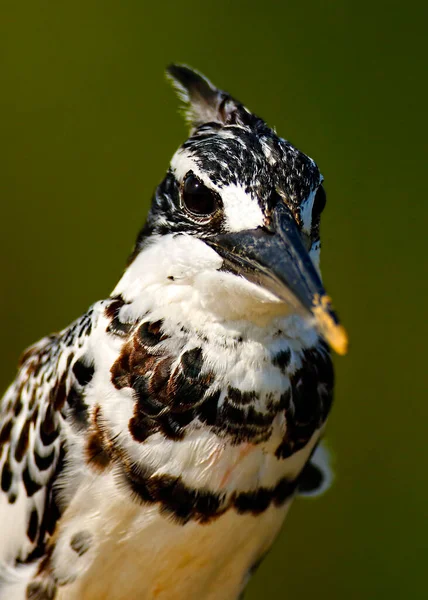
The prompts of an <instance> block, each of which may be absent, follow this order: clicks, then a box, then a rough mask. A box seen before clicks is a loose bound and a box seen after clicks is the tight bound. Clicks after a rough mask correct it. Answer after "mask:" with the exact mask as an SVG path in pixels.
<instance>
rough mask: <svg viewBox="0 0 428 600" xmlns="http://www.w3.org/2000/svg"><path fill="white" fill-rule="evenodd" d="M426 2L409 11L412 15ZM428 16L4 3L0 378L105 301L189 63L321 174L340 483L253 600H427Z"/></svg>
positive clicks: (289, 529) (162, 153) (333, 438)
mask: <svg viewBox="0 0 428 600" xmlns="http://www.w3.org/2000/svg"><path fill="white" fill-rule="evenodd" d="M422 6H423V3H422V2H421V3H420V7H422ZM427 16H428V15H427V13H426V10H425V14H423V12H422V8H419V5H418V4H417V3H412V2H394V1H391V2H383V1H378V2H373V1H372V2H367V1H365V0H360V1H356V2H352V1H348V2H340V1H324V2H316V1H308V0H307V1H305V2H303V1H299V2H297V1H289V2H284V1H283V2H276V1H274V0H265V1H264V2H256V1H255V0H254V1H249V2H246V3H244V2H242V3H238V2H235V3H234V2H230V1H229V2H227V1H224V0H217V1H216V2H213V3H208V2H196V1H192V2H187V3H186V2H175V3H173V2H170V3H168V2H157V3H146V2H144V0H121V1H119V2H118V1H113V0H103V1H101V0H89V1H85V2H83V1H81V0H74V1H73V2H56V3H54V2H46V1H39V0H22V1H21V2H16V1H15V2H12V1H4V2H3V3H2V7H1V13H0V29H1V30H0V61H1V63H0V82H1V85H0V87H1V91H0V128H1V135H0V202H1V213H0V214H1V239H0V267H1V279H0V282H1V283H0V285H1V290H0V310H1V344H0V354H1V356H0V359H1V362H0V384H1V386H2V387H3V388H4V387H5V386H6V385H7V383H8V382H9V381H10V380H11V379H12V377H13V376H14V371H15V365H16V361H17V359H18V355H19V353H20V351H21V350H22V349H23V348H24V347H26V346H27V345H28V344H30V343H31V342H33V341H35V340H36V339H37V338H39V337H41V336H43V335H45V334H46V333H48V332H50V331H52V330H56V329H59V328H62V327H63V326H65V325H67V324H68V323H69V322H70V321H71V320H72V319H74V318H75V317H77V316H78V315H80V314H81V313H82V312H83V311H85V310H86V308H87V307H88V306H89V305H90V304H91V303H92V302H93V301H95V300H97V299H99V298H102V297H105V296H106V295H107V294H108V293H109V292H110V290H111V289H112V288H113V286H114V284H115V283H116V281H117V279H118V277H119V276H120V274H121V271H122V268H123V265H124V262H125V259H126V257H127V254H128V252H129V251H130V249H131V246H132V243H133V240H134V238H135V236H136V234H137V231H138V229H139V227H140V226H141V225H142V223H143V221H144V218H145V214H146V212H147V208H148V205H149V200H150V197H151V194H152V191H153V189H154V188H155V186H156V184H157V183H158V181H159V180H160V179H161V177H162V175H163V173H164V171H165V169H166V168H167V165H168V161H169V159H170V156H171V155H172V153H173V151H174V150H175V149H176V147H177V146H178V145H179V144H180V143H181V141H182V140H183V139H184V137H185V135H186V133H187V132H186V130H185V127H184V124H183V122H182V121H181V119H180V117H179V116H178V114H177V101H176V98H175V97H174V94H173V92H172V91H171V89H170V88H169V86H168V85H167V84H166V83H165V81H164V75H163V71H164V68H165V66H166V65H167V64H168V63H169V62H171V61H181V62H186V63H188V64H190V65H192V66H194V67H196V68H198V69H200V70H201V71H203V72H204V73H206V74H207V75H208V76H209V77H210V78H211V79H212V80H214V82H216V83H217V84H218V85H219V86H221V87H223V88H225V89H227V90H229V91H230V92H232V93H233V94H235V95H236V96H237V97H238V98H239V99H241V100H242V101H243V102H245V103H246V104H247V105H248V106H249V107H250V108H252V109H253V110H254V111H255V112H257V113H258V114H260V115H262V116H263V117H264V118H265V119H266V120H267V121H268V122H269V123H270V124H271V125H273V126H275V127H276V128H277V130H278V132H279V133H280V134H281V135H283V136H284V137H287V138H288V139H290V140H291V141H292V142H294V143H295V144H296V145H297V146H298V147H299V148H301V149H302V150H304V151H305V152H307V153H308V154H309V155H310V156H312V157H313V158H314V159H315V160H316V161H317V162H318V164H319V165H320V168H321V170H322V172H323V174H324V176H325V180H326V188H327V191H328V205H327V210H326V212H325V215H324V219H323V226H322V238H323V255H322V266H323V273H324V278H325V280H326V283H327V288H328V290H329V292H330V293H331V295H332V296H333V299H334V301H335V304H336V306H337V308H338V310H339V313H340V315H341V317H342V320H343V322H344V323H345V324H346V326H347V328H348V329H349V333H350V337H351V343H352V346H351V350H350V352H349V355H348V356H347V357H345V358H340V359H337V360H336V365H337V379H338V384H337V393H336V404H335V407H334V410H333V414H332V417H331V420H330V424H329V430H328V435H329V441H330V445H331V447H332V448H333V449H334V453H335V462H336V471H337V481H336V484H335V486H334V488H333V489H332V490H331V491H330V492H329V493H328V494H327V495H325V496H324V497H323V498H321V499H318V500H299V501H298V502H296V503H295V504H294V506H293V509H292V511H291V514H290V516H289V518H288V520H287V521H286V524H285V527H284V530H283V532H282V534H281V536H280V538H279V539H278V541H277V543H276V544H275V546H274V548H273V550H272V552H271V553H270V556H269V558H268V559H267V560H266V561H265V562H264V563H263V565H262V567H261V568H260V570H259V571H258V573H257V575H256V576H255V577H254V579H253V582H252V584H251V586H250V590H249V593H248V595H247V598H248V599H249V600H255V599H259V598H268V599H272V600H273V599H280V598H284V599H291V600H295V599H299V600H305V599H309V598H313V597H315V596H316V597H317V598H322V599H324V598H325V599H329V600H336V599H337V600H339V599H340V600H343V599H344V598H346V599H347V600H353V599H364V600H368V599H375V598H376V599H378V598H388V599H394V600H395V599H397V600H398V599H401V598H403V599H408V598H411V599H412V600H413V599H419V598H425V597H426V594H427V591H426V590H427V584H426V577H425V570H426V563H427V554H428V553H427V546H428V524H427V512H428V511H427V509H426V506H427V499H426V495H427V490H428V486H427V482H426V476H427V472H428V464H427V460H426V441H425V440H426V435H427V428H426V422H427V418H428V408H427V390H426V386H425V385H424V384H425V382H426V380H427V372H426V371H427V369H426V362H425V349H426V340H427V339H428V338H427V335H428V332H427V328H426V297H425V292H426V287H425V286H426V280H427V273H426V271H425V272H424V269H423V267H424V264H426V260H425V257H426V252H427V249H426V247H427V239H426V231H427V199H426V187H427V185H426V181H427V173H426V162H427V156H426V153H425V150H426V144H427V137H428V136H427V133H428V132H427V127H426V111H427V106H428V103H427V93H426V92H427V83H426V79H427V76H426V57H427V53H426V49H425V47H424V38H425V37H426V29H425V28H426V23H427Z"/></svg>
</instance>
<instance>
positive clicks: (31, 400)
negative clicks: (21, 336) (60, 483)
mask: <svg viewBox="0 0 428 600" xmlns="http://www.w3.org/2000/svg"><path fill="white" fill-rule="evenodd" d="M95 307H96V305H94V307H92V308H91V309H90V310H89V311H88V312H87V313H86V314H85V315H84V316H83V317H81V318H80V319H78V320H77V321H75V322H74V323H73V324H72V325H71V326H70V327H68V328H67V329H64V330H63V331H61V332H60V333H58V334H54V335H51V336H49V337H46V338H43V339H42V340H41V341H39V342H38V343H37V344H35V345H33V346H31V347H30V348H29V349H28V350H27V351H26V352H25V353H24V354H23V356H22V358H21V360H20V364H19V370H18V374H17V377H16V379H15V381H14V382H13V383H12V385H11V386H10V387H9V389H8V390H7V391H6V393H5V395H4V397H3V399H2V400H1V401H0V530H1V532H2V535H1V537H0V577H1V573H2V572H6V570H7V569H8V568H9V567H8V565H15V564H16V563H17V562H18V563H25V562H27V563H28V562H30V561H31V560H32V559H33V558H36V557H37V556H41V555H42V554H43V549H44V545H45V542H46V539H47V538H48V536H49V535H51V534H52V532H53V529H54V527H55V522H56V520H57V518H58V516H59V509H58V506H57V502H56V494H55V481H56V478H57V476H58V474H59V472H60V471H61V468H62V464H63V458H64V454H65V453H66V451H67V439H66V435H65V428H64V422H65V418H66V416H67V415H69V413H70V404H69V401H70V397H71V390H72V389H74V388H75V387H76V386H77V387H78V386H79V382H78V381H76V374H75V373H74V372H73V365H74V364H75V363H76V362H77V361H79V360H80V359H81V357H82V356H84V355H85V353H86V352H87V346H88V344H89V334H90V333H91V331H92V328H93V326H94V324H95V319H96V318H97V314H98V313H97V311H96V310H94V309H95ZM74 397H75V396H74Z"/></svg>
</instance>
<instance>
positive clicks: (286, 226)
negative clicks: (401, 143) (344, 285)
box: [0, 66, 346, 600]
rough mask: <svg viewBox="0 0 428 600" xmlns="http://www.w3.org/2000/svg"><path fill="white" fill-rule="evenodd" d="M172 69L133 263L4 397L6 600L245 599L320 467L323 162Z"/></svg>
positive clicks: (328, 321)
mask: <svg viewBox="0 0 428 600" xmlns="http://www.w3.org/2000/svg"><path fill="white" fill-rule="evenodd" d="M169 75H170V77H171V78H172V80H173V82H174V83H175V85H176V87H177V88H178V91H179V93H180V95H181V97H182V99H183V100H184V102H185V104H186V107H187V118H188V120H189V122H190V125H191V128H192V131H191V136H190V138H189V139H188V140H187V141H186V142H185V143H184V144H183V145H182V146H181V147H180V148H179V149H178V151H177V152H176V154H175V155H174V157H173V159H172V162H171V165H170V168H169V170H168V172H167V174H166V176H165V179H164V180H163V182H162V183H161V184H160V185H159V187H158V189H157V191H156V193H155V196H154V199H153V203H152V208H151V210H150V213H149V216H148V219H147V222H146V225H145V226H144V228H143V230H142V232H141V233H140V235H139V237H138V239H137V243H136V246H135V249H134V252H133V254H132V256H131V258H130V261H129V264H128V267H127V269H126V271H125V273H124V275H123V277H122V279H121V280H120V281H119V283H118V285H117V287H116V288H115V290H114V291H113V293H112V295H111V297H110V298H108V299H107V300H103V301H100V302H98V303H96V304H95V305H93V306H92V307H91V309H90V310H89V311H88V313H87V314H86V315H84V316H83V317H82V318H80V319H78V320H77V321H76V322H75V323H73V324H72V325H71V326H70V327H69V328H68V329H66V330H64V331H62V332H60V333H59V334H56V335H52V336H50V337H48V338H45V339H43V340H42V341H41V342H39V343H38V344H36V345H35V346H33V347H32V348H30V349H29V350H27V352H26V353H25V354H24V356H23V358H22V360H21V364H20V367H19V372H18V376H17V378H16V380H15V382H14V383H13V384H12V386H11V387H10V388H9V390H8V391H7V392H6V394H5V396H4V398H3V400H2V401H1V405H0V406H1V412H0V529H1V532H2V536H1V539H0V599H1V600H5V599H8V600H22V599H24V598H28V599H31V600H51V599H53V598H56V599H58V600H62V599H64V600H72V599H82V600H89V599H96V598H106V599H107V598H108V599H111V600H113V599H118V600H120V599H124V598H141V599H142V600H148V599H152V598H153V599H154V598H158V599H160V600H164V599H168V600H172V599H177V600H181V599H184V598H186V599H189V598H204V599H206V600H214V599H217V598H218V599H220V598H221V599H222V600H228V599H230V600H236V599H237V598H238V597H239V596H240V594H241V593H242V591H243V589H244V587H245V584H246V582H247V580H248V578H249V574H250V573H251V571H252V569H253V567H254V565H256V564H257V563H258V562H259V561H260V559H261V557H263V556H264V555H265V553H266V552H267V550H268V549H269V547H270V545H271V543H272V541H273V539H274V538H275V536H276V534H277V533H278V531H279V529H280V527H281V524H282V522H283V519H284V517H285V514H286V512H287V510H288V507H289V505H290V502H291V500H292V498H293V496H294V495H295V494H296V493H297V492H298V491H299V490H301V491H302V493H311V492H313V491H314V490H315V489H316V488H323V487H325V484H326V480H325V478H326V474H325V473H324V474H323V469H322V468H321V465H322V463H323V461H324V455H323V451H322V448H321V447H320V446H318V443H319V440H320V437H321V434H322V432H323V429H324V426H325V422H326V419H327V416H328V413H329V410H330V407H331V402H332V391H333V369H332V364H331V359H330V354H329V350H328V345H327V343H326V341H327V342H329V344H330V345H332V346H333V347H334V348H335V349H336V350H337V351H338V352H340V353H343V352H344V351H345V350H346V335H345V333H344V330H343V329H342V328H341V326H340V325H339V324H338V322H337V318H336V316H335V314H334V312H333V311H332V309H331V306H330V300H329V298H328V297H327V296H326V294H325V292H324V289H323V287H322V283H321V280H320V276H319V249H320V241H319V221H320V214H321V212H322V209H323V207H324V204H325V193H324V190H323V188H322V176H321V174H320V172H319V170H318V168H317V166H316V165H315V163H314V162H313V161H312V160H311V159H310V158H308V157H307V156H306V155H304V154H303V153H301V152H300V151H299V150H297V149H296V148H295V147H294V146H292V145H291V144H290V143H289V142H287V141H285V140H283V139H281V138H279V137H278V136H277V135H276V133H275V132H274V131H273V130H271V129H270V128H269V127H268V126H267V125H266V124H265V123H264V121H262V120H261V119H259V118H258V117H256V116H255V115H253V114H252V113H250V112H249V111H248V110H247V109H246V108H245V107H244V106H243V105H241V104H240V103H239V102H237V101H236V100H234V99H233V98H232V97H231V96H229V95H228V94H226V93H224V92H221V91H219V90H217V89H216V88H215V87H214V86H212V84H211V83H210V82H208V80H206V79H205V78H204V77H202V76H201V75H199V74H198V73H196V72H194V71H191V70H190V69H188V68H187V67H181V66H172V67H170V69H169ZM324 340H326V341H324Z"/></svg>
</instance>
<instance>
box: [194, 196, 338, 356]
mask: <svg viewBox="0 0 428 600" xmlns="http://www.w3.org/2000/svg"><path fill="white" fill-rule="evenodd" d="M205 242H206V243H208V244H209V245H210V246H212V247H213V248H214V249H215V250H216V252H217V253H218V254H219V255H220V256H221V257H222V258H223V260H224V262H225V267H226V268H227V269H228V270H230V271H233V272H234V273H237V274H239V275H242V276H243V277H245V278H246V279H248V280H249V281H252V282H253V283H256V284H257V285H260V286H261V287H263V288H265V289H267V290H269V291H270V292H272V293H273V294H275V296H277V297H278V298H280V299H281V300H283V301H284V302H286V303H287V304H289V305H291V306H292V307H293V308H294V309H295V310H296V312H302V311H303V312H306V314H308V313H310V314H311V315H312V316H313V317H314V318H315V323H316V327H317V329H318V330H319V332H320V334H321V335H322V336H323V337H324V338H325V339H326V340H327V342H328V343H329V344H330V346H331V347H332V348H333V349H334V350H335V351H336V352H337V353H338V354H345V353H346V351H347V347H348V337H347V334H346V331H345V329H344V328H343V327H342V325H340V323H339V320H338V318H337V316H336V314H335V312H334V311H333V309H332V306H331V301H330V298H329V297H328V296H327V294H326V292H325V290H324V287H323V284H322V282H321V279H320V277H319V275H318V272H317V270H316V269H315V267H314V265H313V263H312V260H311V258H310V256H309V254H308V252H307V250H306V248H305V246H304V244H303V240H302V236H301V233H300V231H299V229H298V227H297V224H296V222H295V220H294V218H293V216H292V215H291V214H290V212H289V210H288V209H287V207H286V206H285V205H284V204H283V203H278V204H277V206H276V207H275V208H274V210H273V212H272V219H271V227H270V228H269V229H268V228H261V227H259V228H258V229H250V230H246V231H239V232H236V233H227V234H221V235H218V236H216V237H214V238H208V239H205Z"/></svg>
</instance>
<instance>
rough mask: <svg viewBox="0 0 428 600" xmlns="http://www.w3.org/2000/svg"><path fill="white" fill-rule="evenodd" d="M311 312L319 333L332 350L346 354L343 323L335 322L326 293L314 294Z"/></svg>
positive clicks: (346, 346)
mask: <svg viewBox="0 0 428 600" xmlns="http://www.w3.org/2000/svg"><path fill="white" fill-rule="evenodd" d="M312 312H313V314H314V316H315V319H316V323H317V325H318V329H319V331H320V333H321V334H322V335H323V336H324V337H325V339H326V341H327V342H328V343H329V344H330V346H331V347H332V348H333V350H334V351H335V352H337V354H340V355H343V354H346V353H347V351H348V334H347V333H346V330H345V328H344V327H343V325H340V324H339V323H336V322H335V319H334V316H333V315H334V312H333V309H332V305H331V298H330V297H329V296H327V295H323V296H320V295H319V294H315V296H314V306H313V308H312Z"/></svg>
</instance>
